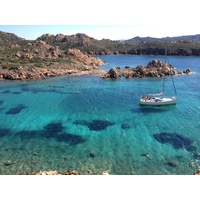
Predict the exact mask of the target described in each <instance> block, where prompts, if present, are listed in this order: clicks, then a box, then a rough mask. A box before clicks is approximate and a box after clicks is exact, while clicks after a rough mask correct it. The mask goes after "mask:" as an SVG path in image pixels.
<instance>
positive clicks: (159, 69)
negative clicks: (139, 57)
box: [101, 60, 191, 79]
mask: <svg viewBox="0 0 200 200" xmlns="http://www.w3.org/2000/svg"><path fill="white" fill-rule="evenodd" d="M189 73H191V70H190V69H189V68H188V69H186V70H184V71H180V70H176V69H175V68H174V67H173V66H172V65H170V64H166V65H165V63H164V62H162V61H160V60H152V61H151V62H149V63H148V65H147V66H142V65H139V66H137V67H136V68H130V67H129V66H126V67H125V69H124V70H120V67H116V68H115V69H114V68H112V69H110V70H109V71H108V72H107V73H105V74H103V75H102V76H101V77H102V78H111V79H117V78H120V77H126V78H143V77H163V76H164V75H165V76H170V75H177V74H189Z"/></svg>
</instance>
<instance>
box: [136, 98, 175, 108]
mask: <svg viewBox="0 0 200 200" xmlns="http://www.w3.org/2000/svg"><path fill="white" fill-rule="evenodd" d="M176 101H177V98H176V97H171V98H166V97H159V98H158V97H155V98H150V99H146V98H145V97H141V98H140V105H147V106H162V105H174V104H176Z"/></svg>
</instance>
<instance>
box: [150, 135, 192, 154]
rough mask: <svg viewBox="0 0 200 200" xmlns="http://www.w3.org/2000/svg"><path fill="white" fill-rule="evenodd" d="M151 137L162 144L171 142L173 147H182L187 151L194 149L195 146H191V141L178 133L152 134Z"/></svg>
mask: <svg viewBox="0 0 200 200" xmlns="http://www.w3.org/2000/svg"><path fill="white" fill-rule="evenodd" d="M153 137H154V138H155V139H156V140H157V141H158V142H160V143H162V144H171V145H172V146H173V147H174V148H175V149H181V148H184V149H186V150H187V151H195V150H196V147H195V146H193V141H192V140H191V139H189V138H186V137H184V136H182V135H180V134H178V133H165V132H163V133H159V134H154V135H153Z"/></svg>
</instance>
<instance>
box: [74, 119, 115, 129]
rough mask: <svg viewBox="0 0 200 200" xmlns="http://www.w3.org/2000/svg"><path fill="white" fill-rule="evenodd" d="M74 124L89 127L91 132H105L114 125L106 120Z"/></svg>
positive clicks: (81, 121)
mask: <svg viewBox="0 0 200 200" xmlns="http://www.w3.org/2000/svg"><path fill="white" fill-rule="evenodd" d="M73 124H76V125H84V126H87V127H88V128H89V129H90V130H93V131H102V130H105V129H106V128H107V127H108V126H112V125H114V123H112V122H108V121H105V120H92V122H88V121H86V120H76V121H74V123H73Z"/></svg>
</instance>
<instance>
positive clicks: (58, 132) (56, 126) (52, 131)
mask: <svg viewBox="0 0 200 200" xmlns="http://www.w3.org/2000/svg"><path fill="white" fill-rule="evenodd" d="M63 130H64V127H63V126H62V123H59V122H52V123H49V124H47V125H46V126H45V127H44V129H43V130H38V131H35V130H33V131H28V130H24V131H19V132H17V133H15V136H16V137H20V138H21V139H22V140H28V139H34V138H43V139H54V140H56V141H58V142H65V143H68V144H69V145H72V146H74V145H77V144H80V143H84V142H85V141H86V140H85V139H84V138H83V137H81V136H79V135H75V134H71V133H67V132H63ZM0 131H1V130H0ZM0 134H2V137H3V136H5V135H8V134H10V132H9V130H7V129H5V130H3V129H2V131H1V132H0Z"/></svg>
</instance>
